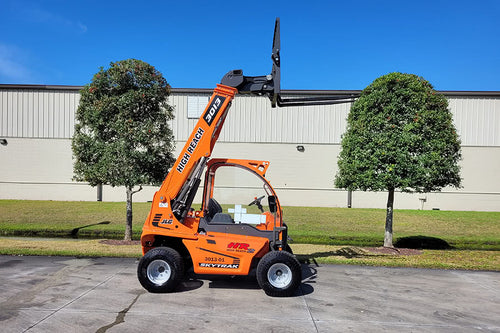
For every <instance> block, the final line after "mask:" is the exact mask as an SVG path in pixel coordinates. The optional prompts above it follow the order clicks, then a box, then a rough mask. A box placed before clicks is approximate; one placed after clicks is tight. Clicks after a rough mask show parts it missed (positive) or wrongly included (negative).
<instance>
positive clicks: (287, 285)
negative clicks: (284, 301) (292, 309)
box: [257, 251, 302, 297]
mask: <svg viewBox="0 0 500 333" xmlns="http://www.w3.org/2000/svg"><path fill="white" fill-rule="evenodd" d="M301 281H302V268H301V267H300V263H299V261H298V260H297V258H295V257H294V256H293V255H292V254H291V253H289V252H286V251H271V252H268V253H266V254H265V255H264V256H263V257H262V259H261V260H260V261H259V264H258V265H257V282H258V283H259V286H260V287H261V288H262V289H263V290H264V292H265V293H266V294H267V295H268V296H273V297H288V296H292V295H293V294H294V293H295V290H296V289H297V288H298V287H299V286H300V283H301Z"/></svg>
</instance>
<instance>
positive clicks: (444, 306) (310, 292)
mask: <svg viewBox="0 0 500 333" xmlns="http://www.w3.org/2000/svg"><path fill="white" fill-rule="evenodd" d="M136 267H137V260H135V259H123V258H81V259H78V258H72V257H29V256H25V257H14V256H0V290H1V291H0V331H2V332H139V331H142V332H166V331H169V332H240V331H248V332H346V331H351V332H474V331H477V332H489V331H491V332H500V273H497V272H468V271H449V270H428V269H405V268H381V267H359V266H342V265H320V266H316V265H303V270H304V277H305V278H306V281H304V283H303V284H302V286H301V288H300V290H299V291H298V292H297V293H296V296H295V297H290V298H271V297H268V296H266V295H265V294H264V292H263V291H262V290H260V289H259V288H258V285H257V283H256V282H255V280H254V279H250V278H232V279H231V278H220V277H219V278H212V279H206V278H199V279H192V280H189V281H187V282H184V283H183V284H182V285H181V286H180V288H179V289H178V290H177V291H176V292H175V293H171V294H150V293H147V292H146V291H145V290H144V289H143V288H142V287H141V286H140V284H139V282H138V280H137V277H136Z"/></svg>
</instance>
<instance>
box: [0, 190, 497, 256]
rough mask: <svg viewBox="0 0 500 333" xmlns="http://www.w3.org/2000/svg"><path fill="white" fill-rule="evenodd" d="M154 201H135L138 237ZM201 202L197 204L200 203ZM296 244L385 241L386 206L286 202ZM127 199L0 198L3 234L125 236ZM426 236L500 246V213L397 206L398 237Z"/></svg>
mask: <svg viewBox="0 0 500 333" xmlns="http://www.w3.org/2000/svg"><path fill="white" fill-rule="evenodd" d="M150 206H151V204H150V203H134V204H133V213H134V225H133V231H134V239H138V238H139V236H140V233H141V229H142V225H143V223H144V220H145V219H146V217H147V214H148V212H149V209H150ZM195 207H196V206H195ZM283 210H284V220H285V222H286V223H287V225H288V227H289V235H290V236H291V237H292V238H293V240H294V242H295V243H306V244H325V245H355V246H382V245H383V237H384V223H385V210H384V209H349V208H317V207H284V209H283ZM124 230H125V203H124V202H88V201H86V202H81V201H26V200H0V235H3V236H9V235H10V236H14V235H17V236H45V237H71V236H72V235H74V236H77V237H79V238H82V237H83V238H85V237H87V238H117V239H120V238H122V237H123V233H124ZM410 236H425V237H432V238H437V239H440V240H444V241H446V242H447V243H448V244H450V245H451V246H452V247H454V248H456V249H469V250H480V249H489V250H500V212H457V211H419V210H395V211H394V241H396V240H397V239H398V238H403V237H410Z"/></svg>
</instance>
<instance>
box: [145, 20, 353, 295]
mask: <svg viewBox="0 0 500 333" xmlns="http://www.w3.org/2000/svg"><path fill="white" fill-rule="evenodd" d="M279 23H280V22H279V18H278V19H276V23H275V29H274V39H273V49H272V60H273V67H272V71H271V74H270V75H266V76H256V77H248V76H243V72H242V70H233V71H230V72H229V73H227V74H226V75H225V76H224V77H223V79H222V81H221V84H218V85H217V87H216V88H215V89H214V92H213V94H212V97H211V98H210V100H209V103H208V105H207V107H206V108H205V111H204V112H203V113H202V115H201V117H200V119H199V120H198V122H197V124H196V126H195V127H194V130H193V132H192V133H191V136H190V137H189V139H188V140H187V142H186V144H185V146H184V148H183V149H182V151H181V152H180V155H179V157H178V158H177V160H176V162H175V164H174V165H173V167H172V169H171V170H170V171H169V173H168V175H167V177H166V178H165V180H164V181H163V184H162V185H161V187H160V189H159V190H158V191H157V192H156V193H155V195H154V199H153V202H152V206H151V211H150V213H149V215H148V217H147V219H146V221H145V223H144V226H143V229H142V235H141V245H142V252H143V254H144V256H143V257H142V258H141V260H140V261H139V265H138V268H137V274H138V278H139V281H140V283H141V284H142V286H143V287H144V288H145V289H147V290H148V291H150V292H169V291H172V290H173V289H174V288H175V287H176V286H177V284H178V283H179V282H180V281H181V279H182V278H183V277H184V273H185V271H186V270H187V269H188V268H191V267H192V269H193V271H194V273H195V274H203V275H205V274H207V275H230V276H233V275H249V273H250V272H251V270H252V269H256V277H257V281H258V283H259V286H260V287H261V288H262V289H263V290H264V291H265V292H266V294H268V295H270V296H290V295H292V294H293V293H294V292H295V290H296V289H297V288H298V286H299V285H300V283H301V279H302V270H301V265H300V263H299V262H298V260H297V259H296V257H295V256H294V255H293V254H292V252H291V249H290V247H289V246H288V243H287V240H288V238H287V234H288V229H287V226H286V224H285V223H283V219H282V215H283V212H282V209H281V206H280V203H279V200H278V197H277V195H276V192H275V191H274V189H273V187H272V186H271V184H270V183H269V182H268V181H267V179H266V178H265V174H266V171H267V169H268V167H269V162H267V161H257V160H240V159H210V156H211V154H212V150H213V148H214V145H215V142H216V141H217V139H218V137H219V134H220V131H221V129H222V126H223V124H224V121H225V119H226V116H227V113H228V111H229V108H230V105H231V102H232V100H233V98H234V96H235V94H236V93H247V94H257V95H267V96H268V97H269V98H270V100H271V105H272V107H275V106H288V105H290V106H296V105H318V104H334V103H345V102H350V101H352V97H348V98H346V97H344V96H333V97H320V98H302V99H283V98H281V96H280V24H279ZM234 169H236V171H231V170H234ZM204 170H205V173H204V175H205V176H204V186H203V195H202V205H201V210H199V211H194V210H193V209H192V208H191V205H192V203H193V200H194V198H195V195H196V193H197V190H198V187H199V185H200V183H201V179H202V176H203V172H204ZM223 170H224V171H223ZM226 170H230V171H229V172H233V173H235V174H237V175H238V177H246V176H247V175H241V174H240V173H241V172H243V173H247V174H250V175H253V177H254V178H255V179H256V183H257V184H260V187H261V189H262V190H261V191H262V193H261V194H262V195H260V196H259V197H255V198H254V199H253V201H252V202H250V204H248V205H247V208H242V207H241V206H240V205H236V206H235V207H234V209H232V210H230V212H231V213H233V215H230V214H228V213H225V212H223V209H222V207H221V206H220V204H219V203H218V202H217V200H216V199H215V197H216V196H217V193H218V187H217V186H216V185H215V184H216V183H215V180H216V176H217V175H219V174H220V173H221V172H227V171H226ZM255 188H258V187H255V186H254V187H252V189H255ZM249 197H250V195H249ZM265 197H267V205H265V204H264V205H263V204H262V200H263V199H264V198H265ZM250 206H255V207H256V208H257V209H258V211H257V214H247V209H250V208H255V207H250ZM264 207H265V208H266V209H264Z"/></svg>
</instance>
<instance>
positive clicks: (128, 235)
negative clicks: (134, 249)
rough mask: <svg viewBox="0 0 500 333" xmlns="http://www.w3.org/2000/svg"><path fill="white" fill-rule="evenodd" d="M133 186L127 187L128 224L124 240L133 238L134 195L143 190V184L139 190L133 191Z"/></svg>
mask: <svg viewBox="0 0 500 333" xmlns="http://www.w3.org/2000/svg"><path fill="white" fill-rule="evenodd" d="M132 189H133V187H127V224H126V225H125V237H123V240H126V241H131V240H132V195H134V194H135V193H137V192H139V191H140V190H142V185H140V186H139V189H138V190H137V191H132Z"/></svg>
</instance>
